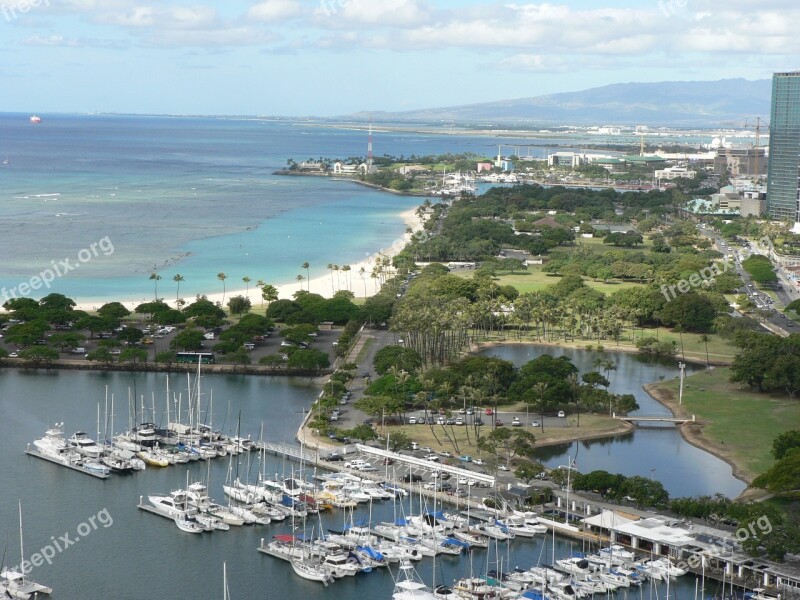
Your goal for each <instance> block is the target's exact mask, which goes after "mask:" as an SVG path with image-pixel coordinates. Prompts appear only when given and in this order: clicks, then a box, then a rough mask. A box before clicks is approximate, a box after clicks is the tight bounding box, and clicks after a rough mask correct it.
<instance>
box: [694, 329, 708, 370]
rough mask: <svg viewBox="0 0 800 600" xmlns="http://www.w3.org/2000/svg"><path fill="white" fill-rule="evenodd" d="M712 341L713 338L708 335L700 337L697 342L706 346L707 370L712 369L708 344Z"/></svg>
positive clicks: (704, 334)
mask: <svg viewBox="0 0 800 600" xmlns="http://www.w3.org/2000/svg"><path fill="white" fill-rule="evenodd" d="M710 341H711V336H710V335H708V334H706V333H703V334H701V335H700V337H699V338H698V340H697V343H698V344H705V345H706V369H710V368H711V361H710V359H709V358H708V342H710Z"/></svg>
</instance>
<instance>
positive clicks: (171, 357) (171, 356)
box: [153, 350, 175, 368]
mask: <svg viewBox="0 0 800 600" xmlns="http://www.w3.org/2000/svg"><path fill="white" fill-rule="evenodd" d="M153 362H154V363H156V364H157V365H158V364H162V365H167V368H169V367H171V366H172V363H174V362H175V353H174V352H173V351H172V350H162V351H161V352H157V353H156V356H155V358H154V359H153Z"/></svg>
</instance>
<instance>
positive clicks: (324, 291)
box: [75, 208, 425, 311]
mask: <svg viewBox="0 0 800 600" xmlns="http://www.w3.org/2000/svg"><path fill="white" fill-rule="evenodd" d="M397 215H398V217H399V218H401V219H402V221H403V223H404V224H405V225H406V227H410V228H411V230H412V231H414V232H416V231H419V230H420V229H422V228H423V225H424V223H425V220H424V218H420V217H419V216H418V215H417V209H416V208H412V209H409V210H406V211H403V212H400V213H397ZM411 235H412V234H410V233H403V235H402V236H400V237H398V238H397V239H395V240H394V241H392V242H391V243H390V244H389V245H387V246H384V247H383V248H381V249H380V250H378V251H377V252H375V253H374V254H372V255H371V256H369V257H368V258H366V259H365V260H361V261H358V262H356V263H353V264H351V265H350V272H349V274H346V273H344V272H342V271H339V273H338V277H337V274H336V272H334V274H333V277H331V275H321V276H319V277H312V278H311V280H310V281H305V280H304V281H302V282H297V281H295V282H293V283H278V284H274V285H275V287H276V288H277V289H278V297H279V298H280V299H281V300H291V299H292V295H293V294H294V293H295V292H297V291H298V290H300V289H303V290H308V291H310V292H311V293H313V294H319V295H320V296H323V297H325V298H330V297H331V296H333V294H334V292H337V291H339V290H347V289H348V287H349V289H350V291H352V292H353V293H354V294H355V295H356V297H357V298H363V297H365V296H366V297H369V296H374V295H375V294H377V293H378V292H379V291H380V285H379V280H378V279H377V278H373V277H371V274H372V270H373V268H374V267H375V266H376V264H377V262H378V260H379V259H380V258H382V257H383V258H392V257H394V256H396V255H397V254H398V253H399V252H400V251H401V250H402V249H403V248H405V246H406V244H407V243H408V242H409V240H410V239H411ZM340 266H342V265H340ZM312 267H318V265H312ZM362 268H363V269H364V273H363V278H362V276H361V274H360V271H361V269H362ZM348 284H349V286H348ZM237 285H238V286H241V284H240V283H239V284H237ZM205 295H206V297H207V298H208V299H209V300H211V301H212V302H222V299H223V294H222V293H221V292H212V293H207V294H205ZM233 296H247V297H248V298H249V299H250V302H251V303H252V305H253V306H254V307H258V306H261V303H262V298H261V290H259V289H258V288H257V287H256V286H255V282H252V283H251V284H250V289H249V291H248V289H247V288H246V287H236V288H232V289H229V290H226V291H225V293H224V298H225V302H227V301H228V300H229V299H230V298H232V297H233ZM164 300H165V302H167V304H169V305H171V306H174V305H175V300H174V299H172V300H170V299H166V298H165V299H164ZM185 300H186V301H187V302H189V303H190V302H191V301H192V298H185ZM75 301H76V303H77V306H76V309H78V310H86V311H93V310H97V308H99V307H100V306H102V305H103V304H105V303H106V302H111V301H113V300H110V299H107V298H106V299H99V298H95V299H92V298H89V299H82V300H81V299H75ZM118 301H119V302H121V303H122V304H123V305H125V307H126V308H128V309H129V310H131V311H132V310H133V309H134V308H135V307H136V306H138V305H139V304H141V303H142V300H141V299H137V300H132V299H130V297H128V298H125V299H120V300H118Z"/></svg>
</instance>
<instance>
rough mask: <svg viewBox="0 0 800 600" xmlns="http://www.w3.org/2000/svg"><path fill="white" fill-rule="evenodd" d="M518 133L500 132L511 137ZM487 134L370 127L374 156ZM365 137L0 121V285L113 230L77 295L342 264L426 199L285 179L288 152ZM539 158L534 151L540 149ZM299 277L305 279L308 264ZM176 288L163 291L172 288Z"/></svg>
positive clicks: (361, 141)
mask: <svg viewBox="0 0 800 600" xmlns="http://www.w3.org/2000/svg"><path fill="white" fill-rule="evenodd" d="M517 142H520V143H521V142H524V140H513V139H512V140H504V143H517ZM495 143H496V140H494V139H493V138H491V137H475V136H473V137H469V136H450V135H421V134H404V133H388V132H387V133H384V132H380V131H378V132H376V133H375V142H374V147H375V153H376V154H377V155H381V154H392V155H412V154H417V155H424V154H437V153H444V152H475V153H478V154H487V153H488V154H489V155H493V154H494V153H495V152H496V145H495ZM366 146H367V134H366V133H365V132H363V131H352V130H337V129H325V128H318V127H313V126H308V125H300V124H292V123H283V122H282V123H273V122H266V121H241V120H224V119H173V118H157V117H106V116H61V115H59V116H51V117H45V120H44V122H43V123H42V124H41V125H40V126H32V125H30V123H28V119H27V116H24V115H9V114H4V115H0V161H5V160H6V159H7V160H8V164H5V165H4V164H2V162H0V223H1V224H2V227H3V233H4V235H3V239H2V240H0V250H2V251H3V256H4V257H5V261H4V269H3V273H2V274H0V286H6V287H12V286H16V285H18V284H19V283H20V282H23V281H27V280H28V279H29V278H30V277H32V276H34V275H36V274H37V273H39V272H40V271H42V269H44V268H46V267H48V266H50V264H51V261H56V262H58V261H60V260H62V259H65V258H72V261H73V263H74V262H75V259H76V257H77V256H78V253H79V251H80V250H82V249H84V248H89V247H90V245H91V244H92V243H93V242H97V241H98V240H100V239H102V238H105V237H106V236H107V237H108V238H109V239H110V240H111V241H112V242H113V245H114V252H113V254H111V255H110V256H105V255H101V256H98V257H97V258H93V259H92V260H90V261H89V262H86V263H83V264H81V265H80V268H79V269H78V270H74V271H72V272H70V273H69V275H68V276H66V277H64V278H62V279H59V280H58V282H57V286H56V289H57V291H59V292H62V293H65V294H67V295H71V296H77V297H81V298H86V297H90V298H112V297H116V298H119V297H126V298H133V299H138V298H150V297H152V292H153V286H152V285H151V282H150V281H148V277H149V275H150V273H152V272H153V271H154V270H157V271H158V272H159V273H160V274H161V275H162V277H163V278H164V280H163V281H162V282H161V284H160V287H159V292H160V293H163V294H164V296H165V297H169V296H170V295H171V293H174V289H175V287H174V284H173V283H172V281H171V279H172V276H173V275H174V274H175V273H180V274H181V275H183V276H184V278H185V280H186V281H185V282H184V283H183V284H182V286H181V290H182V291H181V294H182V295H183V296H184V297H187V298H188V297H191V296H193V295H194V294H196V293H198V292H210V291H222V289H221V284H220V282H219V281H218V280H217V278H216V276H217V273H219V272H220V271H224V272H226V274H227V275H228V276H229V278H230V279H229V281H228V287H229V288H231V287H243V286H242V283H241V278H242V277H243V276H245V275H247V276H250V277H251V278H252V279H253V281H255V280H257V279H264V280H265V281H268V282H272V283H288V282H291V281H294V278H295V276H296V275H297V274H298V273H300V272H301V271H302V269H300V264H302V263H303V262H305V261H308V262H310V263H311V265H312V269H311V275H312V276H314V275H324V274H327V269H326V265H327V264H328V263H336V264H340V265H343V264H348V263H354V262H357V261H359V260H363V259H364V258H365V257H366V256H367V255H370V254H372V253H374V252H377V251H378V250H379V249H381V248H384V247H387V246H388V245H389V244H391V243H392V242H393V241H394V240H396V239H398V238H399V237H401V235H402V233H403V231H404V230H405V225H404V224H403V223H402V221H401V220H400V219H398V217H397V214H398V213H399V212H400V211H403V210H407V209H409V208H413V207H416V206H418V205H419V204H420V203H421V202H422V199H420V198H412V197H403V196H396V195H393V194H385V193H382V192H378V191H375V190H372V189H369V188H365V187H362V186H359V185H357V184H353V183H349V182H341V181H331V180H328V179H317V178H296V177H280V176H275V175H273V172H274V171H275V170H276V169H280V168H282V167H284V166H285V165H286V161H287V159H290V158H291V159H295V160H297V161H302V160H305V159H308V158H317V157H320V156H322V157H351V156H363V155H364V154H366ZM534 152H537V151H536V150H535V151H534ZM303 274H305V273H304V272H303ZM168 290H169V291H168Z"/></svg>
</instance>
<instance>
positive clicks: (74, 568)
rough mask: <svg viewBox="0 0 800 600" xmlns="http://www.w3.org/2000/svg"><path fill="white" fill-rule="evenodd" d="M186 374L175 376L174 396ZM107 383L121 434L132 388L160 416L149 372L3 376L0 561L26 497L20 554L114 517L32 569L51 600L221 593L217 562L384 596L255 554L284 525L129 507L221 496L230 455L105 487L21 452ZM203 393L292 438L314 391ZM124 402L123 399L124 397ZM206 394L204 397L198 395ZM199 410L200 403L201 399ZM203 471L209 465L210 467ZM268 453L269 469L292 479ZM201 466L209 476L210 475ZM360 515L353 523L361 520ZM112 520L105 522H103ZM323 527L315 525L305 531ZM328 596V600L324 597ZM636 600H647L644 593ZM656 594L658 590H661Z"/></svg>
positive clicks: (526, 557)
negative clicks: (209, 520)
mask: <svg viewBox="0 0 800 600" xmlns="http://www.w3.org/2000/svg"><path fill="white" fill-rule="evenodd" d="M181 382H182V379H179V380H176V381H172V383H171V386H172V387H173V389H176V390H178V389H179V388H180V387H181V385H182V383H181ZM105 386H108V388H109V391H110V393H113V394H114V397H115V404H116V409H115V412H117V414H118V415H120V416H118V417H117V418H116V421H117V427H116V429H117V430H120V429H122V427H123V425H124V422H126V421H127V417H126V413H127V412H128V410H127V400H126V399H127V397H128V389H129V388H131V390H132V389H133V387H134V386H135V388H136V393H137V394H139V395H142V394H144V395H145V397H146V399H147V400H146V403H147V404H148V405H149V404H150V403H151V402H152V400H151V394H152V393H155V394H156V410H157V412H159V413H160V412H161V411H162V410H163V408H160V407H159V405H161V406H162V407H163V404H164V402H163V399H164V398H165V392H164V390H165V381H164V379H163V378H162V377H157V376H155V375H152V374H147V375H142V374H137V375H132V374H121V373H111V374H98V373H81V372H56V373H47V374H45V373H22V372H15V371H11V370H3V371H2V372H0V456H2V457H3V458H2V460H1V461H0V481H2V482H3V484H2V486H0V523H2V527H3V533H4V534H5V535H4V539H5V540H6V542H5V550H6V556H7V558H6V561H7V562H8V563H9V564H12V565H15V564H18V562H19V546H18V535H17V513H16V511H17V501H18V500H22V504H23V513H24V514H23V518H24V523H25V526H24V533H25V551H26V555H28V556H29V555H30V554H32V553H34V552H36V551H37V550H39V549H40V548H42V547H43V546H44V545H46V544H48V543H50V541H51V536H54V537H56V538H58V537H59V536H62V535H64V534H65V533H70V534H71V538H73V539H74V538H77V537H78V536H76V535H75V532H76V531H77V530H78V527H79V526H80V525H81V524H82V523H84V522H87V520H88V519H89V518H90V517H92V516H93V515H96V514H98V513H99V512H100V511H102V510H104V509H105V510H107V512H108V514H109V515H111V518H112V519H113V525H111V526H109V527H108V528H105V527H101V526H98V528H97V530H95V531H92V532H91V533H89V534H88V535H86V536H85V537H83V538H81V539H80V542H79V544H78V545H77V546H76V545H73V546H72V547H70V548H67V549H65V550H64V551H63V552H62V553H60V554H57V556H56V557H55V558H54V559H53V563H52V565H44V566H42V567H40V568H38V569H35V570H34V573H33V574H32V576H33V578H34V579H38V580H40V581H42V582H44V583H47V584H48V585H51V586H53V587H54V588H55V594H54V595H53V598H61V599H67V600H95V599H97V600H99V599H107V598H114V599H118V600H144V599H148V600H149V599H154V598H192V599H199V600H206V599H207V600H214V599H217V600H218V599H219V598H221V596H222V594H221V592H220V591H219V590H220V587H221V578H222V574H221V565H222V561H223V560H226V561H227V562H228V570H229V576H230V587H231V591H232V594H233V598H253V599H256V598H263V599H268V598H286V599H300V598H307V599H313V598H320V599H321V598H323V597H325V598H331V597H335V598H342V599H351V598H352V599H355V598H365V597H366V598H389V597H390V592H391V589H392V581H391V578H390V576H389V574H388V573H385V572H380V573H373V574H370V575H365V576H360V577H356V578H348V579H347V580H344V581H340V582H337V583H336V584H335V585H334V586H333V587H332V588H330V589H328V590H324V588H322V586H320V585H317V584H314V583H310V582H306V581H303V580H300V579H298V578H297V577H295V576H294V574H293V573H291V567H289V565H288V564H287V563H284V562H283V561H278V560H276V559H273V558H271V557H266V556H262V555H261V554H259V553H258V552H256V547H257V546H258V544H259V540H260V538H261V537H267V538H269V537H270V536H271V535H274V534H276V533H288V532H290V531H291V524H290V523H286V524H280V525H270V526H267V527H256V528H254V527H247V528H238V529H237V528H232V529H231V530H230V531H228V532H215V533H213V534H204V535H202V536H193V535H190V534H183V533H181V532H179V531H178V530H177V529H176V528H175V526H174V525H173V524H171V523H170V522H169V521H167V520H166V519H163V518H160V517H157V516H154V515H151V514H147V513H144V512H142V511H140V510H138V509H137V508H136V504H137V503H138V499H139V497H140V496H143V495H144V496H146V495H147V494H153V493H156V494H158V493H165V492H168V491H169V490H171V489H175V488H177V487H181V486H183V484H184V483H185V481H186V476H187V475H186V474H187V470H188V472H189V477H190V478H191V479H192V480H195V479H199V478H208V477H210V483H211V485H210V488H211V495H212V497H215V498H216V499H217V500H223V494H222V487H221V486H222V484H223V483H224V479H225V477H226V473H227V471H228V469H229V465H228V462H227V459H218V460H216V461H213V462H211V463H206V464H200V463H192V464H191V465H190V466H188V467H182V468H176V467H170V468H168V469H160V470H159V469H148V470H147V471H145V472H143V473H138V474H134V475H132V476H128V477H112V478H111V479H109V480H107V481H101V480H97V479H93V478H90V477H88V476H85V475H81V474H79V473H74V472H71V471H68V470H66V469H64V468H62V467H58V466H55V465H51V464H49V463H46V462H44V461H41V460H39V459H36V458H33V457H28V456H26V455H25V454H24V453H23V450H24V449H25V447H26V444H28V443H29V442H31V441H32V440H33V439H35V438H37V437H41V435H42V433H43V432H44V430H45V429H46V428H47V427H48V425H49V424H52V423H53V422H55V421H60V420H63V421H64V422H65V429H66V431H67V432H68V434H71V433H72V432H73V431H74V430H76V429H85V430H87V431H90V432H91V431H93V430H94V429H95V421H96V411H97V403H98V402H103V403H104V395H105V391H104V390H105ZM204 389H205V390H206V391H210V390H212V389H213V399H214V420H215V423H218V424H219V425H220V427H222V428H223V429H224V430H226V431H235V430H236V427H237V423H238V422H239V419H240V417H239V415H240V414H241V431H242V432H243V433H249V434H253V435H254V436H258V431H259V429H260V428H261V425H262V423H263V427H264V435H265V438H268V439H272V440H286V441H289V440H291V438H292V436H293V432H294V431H295V430H296V427H297V425H298V423H299V422H300V420H301V418H302V411H303V410H304V409H307V408H308V406H309V405H310V403H311V402H312V401H313V399H314V398H315V396H316V389H315V388H314V386H313V385H311V383H310V382H309V381H307V380H302V379H288V378H284V379H270V378H255V377H253V378H245V377H240V376H218V375H214V376H207V377H205V378H204ZM120 398H121V399H122V400H120ZM206 399H208V396H206ZM204 404H205V403H204ZM245 461H246V459H243V460H242V461H241V462H240V463H239V464H238V465H236V464H234V465H231V468H232V469H233V470H234V471H236V470H237V469H238V471H239V474H240V476H241V477H243V478H245V477H246V476H247V474H252V475H254V474H255V473H256V472H257V471H258V469H259V468H261V466H260V465H259V464H258V463H257V461H254V462H253V463H252V464H250V465H249V466H248V464H247V463H246V462H245ZM209 464H210V469H208V465H209ZM292 466H293V465H291V464H287V465H284V464H282V463H281V461H279V460H277V459H274V458H271V459H268V464H267V465H266V467H265V471H266V472H267V473H268V474H271V473H283V472H284V470H285V471H286V472H289V471H290V469H291V468H292ZM207 469H208V470H207ZM394 510H395V507H393V506H392V504H391V503H382V504H376V505H375V507H374V509H373V511H372V515H373V518H376V519H385V520H389V519H392V518H393V517H394ZM368 516H369V511H368V509H367V508H362V509H360V510H359V511H358V513H357V514H356V516H355V518H356V520H358V519H360V518H367V517H368ZM346 519H347V516H346V515H345V514H344V513H343V512H341V511H334V512H332V513H328V514H325V515H324V517H323V520H322V526H323V527H324V528H332V529H336V528H340V527H341V526H342V524H343V523H345V521H346ZM106 522H108V521H106ZM312 526H313V527H319V524H318V523H317V522H316V521H315V522H313V523H309V524H308V527H309V528H310V527H312ZM551 545H552V540H548V541H547V542H546V543H543V541H542V540H541V539H537V540H532V541H518V542H515V543H514V544H513V546H512V547H511V548H510V549H509V548H508V547H502V546H501V547H500V550H499V554H500V556H501V557H502V561H503V565H505V566H507V565H509V564H511V566H512V567H513V566H517V565H518V566H525V567H528V566H531V565H533V564H536V563H538V562H540V561H542V562H547V561H549V560H551V556H552V554H551V553H552V548H551ZM576 550H581V548H580V547H579V546H578V545H576V544H574V543H571V542H569V541H566V540H560V539H558V540H556V556H557V558H561V557H562V556H566V555H567V554H568V553H569V552H571V551H576ZM497 554H498V553H497V552H494V551H493V552H492V553H491V554H489V553H487V552H486V551H476V552H475V553H474V554H473V555H472V557H471V558H469V557H463V558H461V559H452V558H441V559H439V560H438V561H437V563H436V569H437V580H438V581H440V582H441V581H447V582H450V581H452V580H453V579H454V578H456V577H459V576H464V575H468V574H469V573H470V572H471V571H472V572H474V573H481V572H485V571H486V570H487V564H488V565H489V567H488V568H490V569H491V568H496V562H497V560H498V559H497ZM419 570H420V572H421V573H422V574H423V575H424V576H425V577H426V579H427V581H429V582H430V581H431V580H432V576H433V573H432V563H431V562H430V561H425V562H424V563H422V564H420V565H419ZM692 585H693V584H690V583H688V582H687V583H685V584H684V587H685V590H684V595H683V596H682V597H684V598H690V594H691V593H692V589H693V588H692ZM332 594H333V596H332ZM644 594H645V596H644V597H650V596H649V591H646V592H644ZM662 594H663V591H662Z"/></svg>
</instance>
